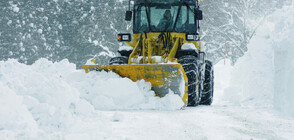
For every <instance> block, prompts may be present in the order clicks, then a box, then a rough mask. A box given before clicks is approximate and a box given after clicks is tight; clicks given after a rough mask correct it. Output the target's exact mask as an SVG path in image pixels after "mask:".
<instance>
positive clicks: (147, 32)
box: [83, 0, 213, 106]
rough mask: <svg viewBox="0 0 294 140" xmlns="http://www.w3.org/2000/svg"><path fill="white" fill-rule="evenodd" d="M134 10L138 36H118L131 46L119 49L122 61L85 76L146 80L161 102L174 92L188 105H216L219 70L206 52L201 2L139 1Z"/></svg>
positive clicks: (117, 59)
mask: <svg viewBox="0 0 294 140" xmlns="http://www.w3.org/2000/svg"><path fill="white" fill-rule="evenodd" d="M130 3H131V2H130ZM130 3H129V4H130ZM129 7H131V6H130V5H129ZM130 9H131V8H129V10H128V11H127V12H126V18H125V19H126V20H127V21H131V20H132V19H133V21H134V22H133V33H132V35H131V34H130V33H120V34H118V37H117V39H118V41H120V42H124V43H125V44H127V45H128V46H127V47H126V46H124V47H121V48H120V49H119V50H118V52H119V53H120V55H121V56H118V57H114V58H111V59H110V61H109V65H98V64H95V65H84V66H83V68H84V69H85V71H86V72H87V73H88V72H89V71H102V70H104V71H112V72H115V73H117V74H118V75H120V76H121V77H127V78H129V79H131V80H132V81H138V80H142V79H144V80H145V81H146V82H150V83H151V84H152V90H154V91H155V93H156V95H157V96H159V97H163V96H165V95H166V94H168V93H169V92H170V91H173V92H174V93H175V94H178V95H179V96H181V97H182V99H183V102H184V103H185V105H188V106H196V105H198V104H204V105H210V104H211V103H212V97H213V66H212V63H211V62H210V61H208V60H205V53H204V52H201V51H200V50H201V44H200V28H199V20H202V11H201V10H199V6H198V0H135V1H134V2H133V10H130ZM133 15H134V16H133Z"/></svg>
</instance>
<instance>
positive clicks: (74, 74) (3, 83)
mask: <svg viewBox="0 0 294 140" xmlns="http://www.w3.org/2000/svg"><path fill="white" fill-rule="evenodd" d="M182 105H183V103H182V100H181V98H180V97H179V96H178V95H175V94H173V93H170V94H168V95H167V96H166V97H163V98H161V99H160V98H158V97H155V95H154V92H153V91H151V85H150V84H149V83H146V82H144V81H139V82H137V83H135V82H132V81H131V80H129V79H127V78H120V77H119V76H118V75H116V74H114V73H106V72H92V73H89V74H85V72H84V71H83V70H76V66H75V65H74V64H71V63H69V62H68V61H67V60H63V61H61V62H58V63H52V62H50V61H48V60H46V59H40V60H38V61H37V62H36V63H34V64H33V65H31V66H28V65H24V64H20V63H18V62H17V61H16V60H8V61H5V62H4V61H0V137H1V138H3V139H14V138H16V139H38V138H41V137H43V136H48V137H49V138H57V139H59V138H61V136H63V135H62V134H60V132H63V131H68V130H70V128H71V127H73V126H75V123H77V122H79V121H80V120H81V119H82V118H85V117H86V118H89V119H90V118H91V116H92V117H93V114H95V113H96V112H97V111H98V110H121V109H123V110H130V109H135V110H140V109H155V110H179V109H180V108H181V107H182Z"/></svg>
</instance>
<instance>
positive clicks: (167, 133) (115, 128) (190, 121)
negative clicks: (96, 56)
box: [68, 105, 294, 140]
mask: <svg viewBox="0 0 294 140" xmlns="http://www.w3.org/2000/svg"><path fill="white" fill-rule="evenodd" d="M98 114H99V115H98V116H97V118H99V119H98V120H96V119H95V120H88V122H87V123H86V124H84V126H85V127H78V126H83V125H80V124H78V126H77V127H78V128H77V130H72V132H74V131H77V132H80V134H72V135H69V136H68V138H79V137H80V138H82V137H84V136H85V135H86V134H87V136H88V138H89V139H91V138H97V137H100V138H101V139H128V140H135V139H143V140H145V139H146V140H149V139H153V140H160V139H171V140H172V139H174V140H179V139H188V140H198V139H199V140H202V139H209V140H210V139H211V140H213V139H224V140H227V139H246V140H250V139H254V140H255V139H265V140H271V139H272V140H283V139H291V138H293V137H294V133H293V132H294V119H293V118H292V119H291V118H288V119H287V118H283V116H279V115H273V114H277V113H275V112H269V111H268V110H262V109H254V108H246V107H235V106H225V105H214V106H199V107H196V108H187V109H186V110H180V111H99V113H98ZM94 118H95V117H94ZM83 123H85V122H83ZM97 127H99V128H101V129H97ZM83 131H85V132H84V134H83ZM89 132H92V134H91V135H89Z"/></svg>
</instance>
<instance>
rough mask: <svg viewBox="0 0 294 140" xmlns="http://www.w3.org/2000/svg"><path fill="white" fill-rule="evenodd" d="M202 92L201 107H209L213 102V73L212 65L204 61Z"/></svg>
mask: <svg viewBox="0 0 294 140" xmlns="http://www.w3.org/2000/svg"><path fill="white" fill-rule="evenodd" d="M204 76H205V77H204V82H203V90H202V93H201V102H200V104H201V105H211V103H212V101H213V91H214V71H213V64H212V63H211V62H210V61H208V60H206V61H205V74H204Z"/></svg>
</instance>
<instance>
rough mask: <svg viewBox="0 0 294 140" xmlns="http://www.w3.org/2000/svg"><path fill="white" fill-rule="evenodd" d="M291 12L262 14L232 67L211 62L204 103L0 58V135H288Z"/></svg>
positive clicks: (58, 66) (68, 68)
mask: <svg viewBox="0 0 294 140" xmlns="http://www.w3.org/2000/svg"><path fill="white" fill-rule="evenodd" d="M293 13H294V6H292V7H288V8H285V9H284V10H281V11H278V12H276V13H275V14H274V15H273V16H272V17H270V18H269V20H266V21H265V22H264V23H263V25H262V26H260V28H259V30H258V31H257V33H256V35H255V36H254V37H253V39H252V40H251V42H250V44H249V46H248V49H249V51H248V52H247V53H246V55H245V56H244V57H242V58H241V59H240V60H239V61H238V62H237V64H236V65H235V66H234V67H232V66H230V65H228V63H229V62H228V60H226V61H227V62H226V65H224V62H223V61H222V62H219V63H218V64H216V65H215V97H214V99H215V100H214V103H213V104H212V106H198V107H195V108H186V110H180V108H181V106H182V102H181V98H180V97H178V96H177V95H174V94H173V93H170V94H169V95H168V96H166V97H164V98H161V99H159V98H157V97H155V96H154V93H153V92H152V91H151V90H150V84H149V83H146V82H144V81H139V82H137V83H134V82H132V81H131V80H129V79H126V78H120V77H119V76H117V75H116V74H114V73H106V72H95V73H89V74H85V73H84V72H83V71H82V70H76V69H75V65H74V64H71V63H69V62H68V61H67V60H64V61H61V62H57V63H52V62H50V61H48V60H46V59H40V60H39V61H37V62H36V63H34V64H33V65H30V66H28V65H24V64H20V63H18V62H17V61H16V60H8V61H0V139H1V140H2V139H4V140H6V139H7V140H12V139H29V140H31V139H67V140H73V139H77V140H80V139H83V140H84V139H85V140H86V139H95V140H96V139H128V140H137V139H146V140H147V139H156V140H157V139H158V140H161V139H171V140H173V139H175V140H178V139H191V140H195V139H209V140H210V139H224V140H226V139H232V140H234V139H246V140H248V139H254V140H255V139H279V140H281V139H288V140H290V139H293V137H294V105H293V103H294V95H293V94H294V93H293V91H294V90H293V85H294V77H293V72H294V58H293V57H291V56H292V55H293V54H294V46H293V44H294V38H293V34H294V30H293V29H294V20H293V19H294V15H293Z"/></svg>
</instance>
